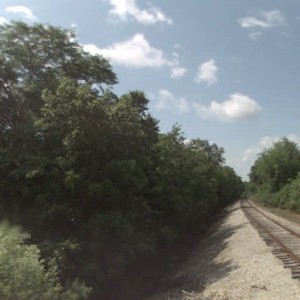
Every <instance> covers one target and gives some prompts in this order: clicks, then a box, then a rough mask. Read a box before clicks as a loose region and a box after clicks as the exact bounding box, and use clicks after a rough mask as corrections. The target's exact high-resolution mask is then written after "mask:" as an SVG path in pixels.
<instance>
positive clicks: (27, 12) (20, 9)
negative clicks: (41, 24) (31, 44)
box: [5, 6, 37, 21]
mask: <svg viewBox="0 0 300 300" xmlns="http://www.w3.org/2000/svg"><path fill="white" fill-rule="evenodd" d="M5 10H6V11H7V12H11V13H14V14H19V15H21V16H22V17H24V18H26V19H28V20H30V21H35V20H36V19H37V18H36V16H35V15H34V14H33V13H32V11H31V9H29V8H28V7H25V6H9V7H6V8H5Z"/></svg>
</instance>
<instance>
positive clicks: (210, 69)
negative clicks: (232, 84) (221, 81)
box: [195, 59, 218, 86]
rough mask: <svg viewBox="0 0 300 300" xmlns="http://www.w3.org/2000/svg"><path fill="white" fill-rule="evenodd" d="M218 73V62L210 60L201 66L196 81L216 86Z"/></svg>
mask: <svg viewBox="0 0 300 300" xmlns="http://www.w3.org/2000/svg"><path fill="white" fill-rule="evenodd" d="M217 72H218V67H217V66H216V62H215V61H214V60H213V59H210V60H208V61H206V62H204V63H203V64H201V65H199V67H198V72H197V74H196V76H195V81H196V82H198V83H200V82H205V83H206V84H207V85H208V86H210V85H213V84H216V83H217V81H218V78H217Z"/></svg>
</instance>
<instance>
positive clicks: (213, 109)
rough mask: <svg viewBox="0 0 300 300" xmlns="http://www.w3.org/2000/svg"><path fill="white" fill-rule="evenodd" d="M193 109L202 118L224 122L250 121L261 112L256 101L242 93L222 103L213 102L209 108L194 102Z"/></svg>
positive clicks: (231, 96)
mask: <svg viewBox="0 0 300 300" xmlns="http://www.w3.org/2000/svg"><path fill="white" fill-rule="evenodd" d="M193 107H194V108H195V109H196V111H197V113H198V115H200V116H201V117H202V118H211V117H213V118H216V119H218V120H220V121H224V122H234V121H240V120H246V119H250V118H253V117H255V116H256V115H257V114H258V113H259V112H260V111H261V107H260V106H259V105H258V104H257V103H256V101H255V100H253V99H251V98H250V97H249V96H246V95H243V94H240V93H236V94H232V95H230V96H229V99H228V100H225V101H224V102H221V103H218V102H215V101H212V102H211V104H210V105H208V106H205V105H202V104H199V103H195V102H194V103H193Z"/></svg>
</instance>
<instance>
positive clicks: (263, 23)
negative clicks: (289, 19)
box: [238, 10, 285, 29]
mask: <svg viewBox="0 0 300 300" xmlns="http://www.w3.org/2000/svg"><path fill="white" fill-rule="evenodd" d="M259 14H260V16H261V18H255V17H250V16H248V17H243V18H241V19H239V20H238V23H239V24H240V26H241V27H242V28H262V29H266V28H274V27H278V26H281V25H283V24H284V23H285V16H284V15H283V13H282V12H281V11H279V10H271V11H261V12H260V13H259Z"/></svg>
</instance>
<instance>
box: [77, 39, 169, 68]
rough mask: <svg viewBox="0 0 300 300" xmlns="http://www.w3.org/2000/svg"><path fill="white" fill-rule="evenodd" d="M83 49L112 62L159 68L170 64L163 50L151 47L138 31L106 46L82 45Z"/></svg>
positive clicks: (137, 66)
mask: <svg viewBox="0 0 300 300" xmlns="http://www.w3.org/2000/svg"><path fill="white" fill-rule="evenodd" d="M83 48H84V50H85V51H87V52H89V53H91V54H93V55H95V54H100V55H103V56H104V57H106V58H109V59H110V60H111V61H112V62H113V63H115V64H120V65H125V66H129V67H136V68H143V67H149V68H160V67H162V66H172V65H173V62H171V61H170V60H168V59H167V58H166V57H165V55H164V52H163V51H162V50H160V49H157V48H153V47H151V45H150V44H149V42H148V41H147V39H146V38H145V37H144V35H143V34H141V33H138V34H136V35H134V36H133V37H132V38H130V39H129V40H127V41H124V42H119V43H115V44H113V45H111V46H108V47H107V48H103V49H101V48H98V47H97V46H96V45H94V44H86V45H83Z"/></svg>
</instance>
